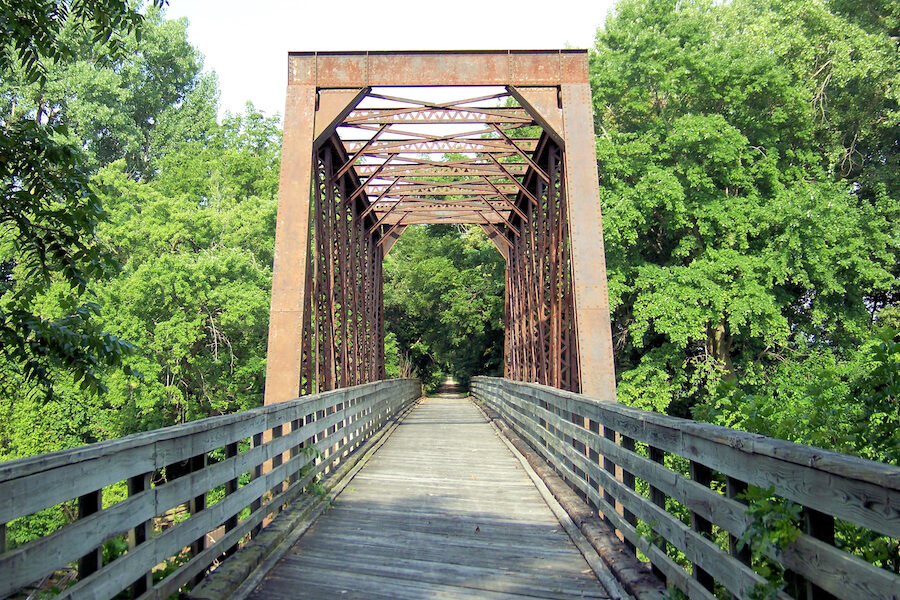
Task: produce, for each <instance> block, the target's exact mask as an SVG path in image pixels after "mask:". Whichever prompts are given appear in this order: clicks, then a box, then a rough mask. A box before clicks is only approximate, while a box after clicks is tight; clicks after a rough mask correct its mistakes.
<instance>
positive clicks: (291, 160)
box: [265, 50, 615, 404]
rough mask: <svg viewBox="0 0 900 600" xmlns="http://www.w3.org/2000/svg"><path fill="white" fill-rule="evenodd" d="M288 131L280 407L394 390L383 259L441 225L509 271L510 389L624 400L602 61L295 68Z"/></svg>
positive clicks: (492, 57)
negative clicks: (609, 255)
mask: <svg viewBox="0 0 900 600" xmlns="http://www.w3.org/2000/svg"><path fill="white" fill-rule="evenodd" d="M423 86H453V92H454V93H456V92H458V90H457V88H465V89H464V90H463V91H461V92H458V93H459V96H458V98H459V99H454V100H452V101H446V100H440V101H437V100H434V98H433V96H434V93H433V92H434V89H433V88H432V89H427V88H426V89H424V90H423ZM397 88H403V89H402V90H401V91H400V92H397V91H396V89H397ZM429 95H430V96H431V99H429V98H426V96H429ZM284 126H285V127H284V142H283V151H282V171H281V181H280V189H279V201H278V221H277V226H276V241H275V266H274V278H273V286H272V311H271V319H270V327H269V352H268V365H267V373H266V397H265V402H266V404H271V403H274V402H280V401H284V400H289V399H292V398H294V397H296V396H297V395H298V394H300V393H306V394H309V393H314V392H318V391H325V390H329V389H334V388H337V387H344V386H348V385H355V384H358V383H364V382H367V381H373V380H377V379H381V378H383V377H384V320H383V319H384V317H383V311H382V289H381V285H382V277H381V263H382V259H383V257H384V255H386V254H387V253H388V252H389V251H390V248H391V246H392V244H393V243H394V242H395V241H396V240H397V239H398V238H399V237H400V235H401V234H402V233H403V231H404V230H405V229H406V227H408V226H409V225H414V224H435V223H465V224H477V225H480V226H481V227H482V228H483V229H484V231H485V233H486V234H487V236H488V237H489V238H490V240H491V241H492V242H493V243H494V245H495V246H496V247H497V249H498V251H500V253H501V254H502V255H503V256H504V257H505V258H506V261H507V275H506V348H505V363H506V367H505V368H506V376H507V377H508V378H511V379H517V380H521V381H533V382H538V383H543V384H547V385H551V386H554V387H559V388H562V389H567V390H571V391H580V392H583V393H587V394H590V395H593V396H596V397H600V398H604V399H610V400H614V399H615V380H614V375H613V363H612V343H611V336H610V326H609V309H608V304H607V290H606V266H605V259H604V254H603V236H602V225H601V216H600V204H599V193H598V182H597V170H596V160H595V158H594V140H593V121H592V115H591V104H590V87H589V84H588V75H587V54H586V52H585V51H581V50H554V51H539V52H531V51H523V52H516V51H507V52H381V53H365V52H348V53H292V54H291V55H290V57H289V82H288V90H287V102H286V107H285V123H284Z"/></svg>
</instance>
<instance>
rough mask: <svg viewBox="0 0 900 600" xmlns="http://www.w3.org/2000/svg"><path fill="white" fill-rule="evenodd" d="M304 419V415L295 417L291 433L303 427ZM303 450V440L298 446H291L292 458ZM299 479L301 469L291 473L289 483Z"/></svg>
mask: <svg viewBox="0 0 900 600" xmlns="http://www.w3.org/2000/svg"><path fill="white" fill-rule="evenodd" d="M304 420H305V419H304V418H303V417H300V418H299V419H294V420H293V421H291V433H293V432H295V431H297V430H298V429H300V428H301V427H303V424H304ZM301 452H303V442H302V441H301V442H300V443H299V444H297V445H296V446H291V458H296V457H297V456H300V453H301ZM298 479H300V470H299V469H297V470H296V471H294V472H293V473H291V476H290V477H289V478H288V484H289V485H291V484H294V483H296V482H297V480H298Z"/></svg>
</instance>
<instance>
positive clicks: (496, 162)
mask: <svg viewBox="0 0 900 600" xmlns="http://www.w3.org/2000/svg"><path fill="white" fill-rule="evenodd" d="M488 158H490V159H491V162H493V163H494V165H496V167H497V169H498V170H500V171H502V172H503V174H504V175H505V176H506V177H507V178H508V179H509V180H511V181H512V182H513V184H514V185H515V186H516V187H517V188H518V189H519V191H520V192H522V194H524V195H525V197H526V198H528V199H529V200H530V201H531V202H532V203H533V204H537V203H538V200H537V198H535V197H534V194H532V193H531V191H530V190H529V189H528V188H527V187H526V186H525V185H524V184H523V183H522V182H521V181H519V179H518V178H517V177H515V176H514V174H513V173H512V172H511V171H510V170H509V169H508V168H507V167H508V166H509V165H504V163H501V162H500V161H499V160H497V158H496V157H495V156H494V155H492V154H489V155H488Z"/></svg>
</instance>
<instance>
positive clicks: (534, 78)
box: [288, 50, 588, 88]
mask: <svg viewBox="0 0 900 600" xmlns="http://www.w3.org/2000/svg"><path fill="white" fill-rule="evenodd" d="M586 60H587V51H586V50H545V51H536V50H535V51H532V50H527V51H516V50H505V51H483V52H473V51H468V52H445V51H441V52H292V53H290V55H289V66H288V84H289V85H313V86H317V87H319V88H347V87H370V86H371V87H375V86H470V85H476V86H486V85H502V86H506V85H512V86H554V85H561V84H564V83H587V82H588V79H587V70H586V69H584V68H583V65H584V64H585V62H586Z"/></svg>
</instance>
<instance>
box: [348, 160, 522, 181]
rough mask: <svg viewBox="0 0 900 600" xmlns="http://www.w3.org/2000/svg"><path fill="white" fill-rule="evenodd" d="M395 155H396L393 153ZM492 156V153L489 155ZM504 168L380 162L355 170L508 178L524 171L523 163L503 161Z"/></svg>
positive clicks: (392, 174) (365, 173)
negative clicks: (389, 164)
mask: <svg viewBox="0 0 900 600" xmlns="http://www.w3.org/2000/svg"><path fill="white" fill-rule="evenodd" d="M394 156H395V157H396V155H394ZM490 156H492V157H493V155H490ZM503 164H504V167H505V168H504V169H503V170H501V169H497V168H495V167H492V166H491V165H487V164H472V165H465V166H464V165H457V166H447V167H431V166H425V165H423V166H416V165H408V166H407V165H397V164H394V165H392V166H390V167H387V166H385V165H384V163H381V164H379V165H357V166H356V172H357V174H358V175H360V176H361V177H368V178H370V179H374V178H376V177H377V176H378V175H379V174H381V175H384V176H385V177H404V178H412V177H460V176H463V177H481V176H488V177H504V178H506V179H509V180H513V179H515V177H516V176H517V175H518V176H521V175H523V174H524V173H525V167H526V165H525V164H524V163H518V164H509V163H503Z"/></svg>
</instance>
